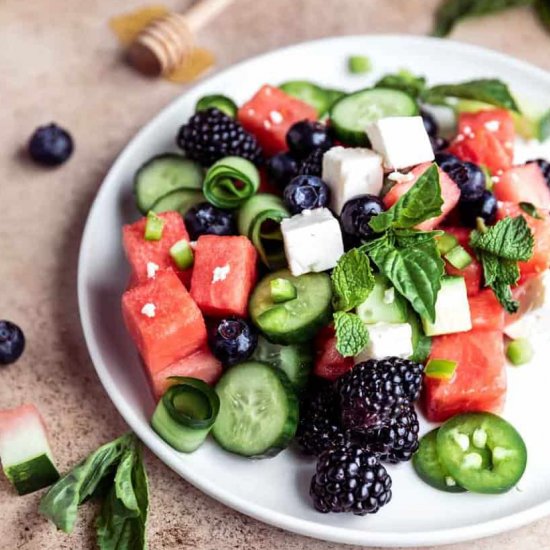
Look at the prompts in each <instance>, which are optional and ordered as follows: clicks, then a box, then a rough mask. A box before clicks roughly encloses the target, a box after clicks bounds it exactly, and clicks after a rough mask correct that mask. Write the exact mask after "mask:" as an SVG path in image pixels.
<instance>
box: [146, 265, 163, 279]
mask: <svg viewBox="0 0 550 550" xmlns="http://www.w3.org/2000/svg"><path fill="white" fill-rule="evenodd" d="M159 269H160V267H159V266H158V265H157V264H156V263H155V262H147V278H148V279H154V278H155V275H156V274H157V271H158V270H159Z"/></svg>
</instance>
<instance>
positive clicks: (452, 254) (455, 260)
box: [443, 245, 473, 269]
mask: <svg viewBox="0 0 550 550" xmlns="http://www.w3.org/2000/svg"><path fill="white" fill-rule="evenodd" d="M443 257H444V258H445V259H446V260H447V261H448V262H449V263H450V264H451V265H452V266H453V267H455V268H456V269H466V268H467V267H468V266H469V265H470V264H471V263H472V261H473V260H472V257H471V256H470V254H468V252H467V251H466V249H465V248H464V247H462V246H460V245H457V246H455V247H454V248H453V249H451V250H449V252H447V254H445V255H444V256H443Z"/></svg>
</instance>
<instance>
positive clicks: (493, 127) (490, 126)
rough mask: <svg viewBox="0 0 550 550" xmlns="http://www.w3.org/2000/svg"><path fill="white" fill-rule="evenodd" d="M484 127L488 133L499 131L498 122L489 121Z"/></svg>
mask: <svg viewBox="0 0 550 550" xmlns="http://www.w3.org/2000/svg"><path fill="white" fill-rule="evenodd" d="M484 126H485V128H487V130H489V132H498V131H499V129H500V122H499V121H498V120H489V121H488V122H486V123H485V124H484Z"/></svg>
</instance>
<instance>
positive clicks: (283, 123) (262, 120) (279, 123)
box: [237, 84, 317, 156]
mask: <svg viewBox="0 0 550 550" xmlns="http://www.w3.org/2000/svg"><path fill="white" fill-rule="evenodd" d="M237 118H238V120H239V122H240V123H241V124H242V125H243V127H244V128H245V130H248V131H249V132H250V133H252V134H254V135H255V136H256V138H257V140H258V141H259V142H260V145H261V146H262V149H263V151H264V153H265V154H266V155H268V156H271V155H275V154H277V153H280V152H282V151H286V150H287V145H286V134H287V132H288V129H289V128H290V127H291V126H292V125H293V124H294V123H295V122H299V121H300V120H317V111H316V110H315V109H314V108H313V107H312V106H311V105H308V104H307V103H304V102H303V101H300V100H299V99H296V98H295V97H292V96H289V95H288V94H285V92H283V91H282V90H279V88H275V87H273V86H269V85H267V84H266V85H265V86H262V87H261V88H260V89H259V90H258V92H257V93H256V94H255V95H254V97H252V99H250V100H249V101H247V102H246V103H245V104H244V105H243V106H242V107H241V108H240V109H239V113H238V115H237Z"/></svg>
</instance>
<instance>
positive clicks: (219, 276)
mask: <svg viewBox="0 0 550 550" xmlns="http://www.w3.org/2000/svg"><path fill="white" fill-rule="evenodd" d="M230 271H231V266H230V265H229V264H228V263H227V264H225V265H222V266H220V267H215V268H214V271H212V284H214V283H217V282H218V281H225V280H226V279H227V276H228V275H229V272H230Z"/></svg>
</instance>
